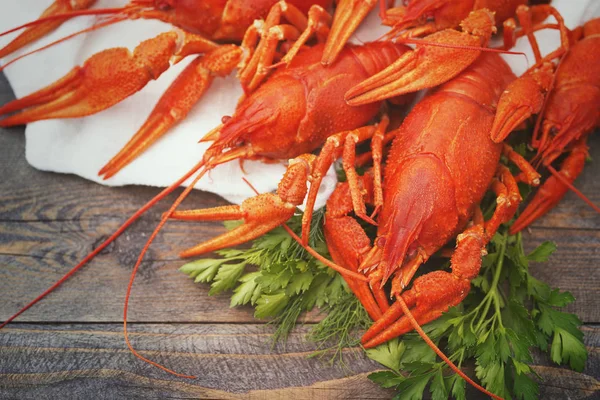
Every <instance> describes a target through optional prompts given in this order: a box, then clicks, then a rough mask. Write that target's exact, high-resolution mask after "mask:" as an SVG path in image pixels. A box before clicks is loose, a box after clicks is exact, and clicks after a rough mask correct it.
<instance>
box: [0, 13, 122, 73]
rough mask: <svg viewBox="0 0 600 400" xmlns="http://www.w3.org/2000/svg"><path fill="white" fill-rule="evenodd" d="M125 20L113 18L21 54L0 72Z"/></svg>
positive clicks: (0, 69) (0, 70) (1, 67)
mask: <svg viewBox="0 0 600 400" xmlns="http://www.w3.org/2000/svg"><path fill="white" fill-rule="evenodd" d="M125 20H127V17H119V16H117V17H113V18H111V19H109V20H107V21H104V22H101V23H99V24H94V25H92V26H90V27H89V28H86V29H82V30H80V31H77V32H75V33H72V34H70V35H68V36H65V37H63V38H60V39H58V40H55V41H54V42H51V43H48V44H47V45H44V46H42V47H40V48H38V49H35V50H32V51H29V52H27V53H25V54H21V55H20V56H19V57H16V58H13V59H12V60H10V61H9V62H7V63H6V64H4V65H0V72H2V71H4V69H5V68H6V67H8V66H9V65H12V64H14V63H16V62H17V61H19V60H21V59H23V58H25V57H28V56H30V55H32V54H35V53H39V52H40V51H43V50H46V49H48V48H50V47H52V46H55V45H57V44H59V43H62V42H66V41H67V40H69V39H72V38H74V37H75V36H79V35H81V34H84V33H89V32H93V31H95V30H98V29H101V28H104V27H106V26H109V25H112V24H116V23H117V22H121V21H125ZM0 58H1V57H0Z"/></svg>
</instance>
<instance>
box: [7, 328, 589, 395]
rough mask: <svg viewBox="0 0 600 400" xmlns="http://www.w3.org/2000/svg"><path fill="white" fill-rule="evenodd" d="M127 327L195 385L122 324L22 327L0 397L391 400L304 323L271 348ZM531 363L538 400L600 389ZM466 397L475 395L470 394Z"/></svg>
mask: <svg viewBox="0 0 600 400" xmlns="http://www.w3.org/2000/svg"><path fill="white" fill-rule="evenodd" d="M131 329H132V332H134V333H132V335H131V339H132V342H133V343H134V345H135V347H136V348H137V349H138V350H139V351H140V352H141V353H142V354H144V355H146V356H149V357H151V358H153V359H155V360H157V361H159V362H161V363H164V364H166V365H167V366H171V367H174V368H176V369H177V370H179V371H182V372H185V373H191V374H195V375H197V376H198V377H197V379H194V380H185V379H178V378H174V377H171V376H166V375H165V374H164V373H162V371H159V370H158V369H156V368H154V367H152V366H150V365H147V364H144V363H140V362H138V360H137V359H135V358H134V357H133V356H132V355H131V354H130V353H129V351H128V350H127V349H126V347H125V344H124V343H123V337H122V327H121V326H120V325H115V324H105V325H97V324H84V325H81V324H73V325H66V324H62V325H54V324H51V325H34V324H20V325H14V326H12V327H10V328H7V329H6V331H5V333H4V334H3V335H1V336H0V371H2V372H1V373H0V397H2V398H40V397H42V398H44V397H46V396H48V398H57V397H62V396H64V395H65V393H69V392H68V391H69V390H72V389H74V388H76V390H78V391H85V392H89V393H93V392H91V391H92V390H97V389H99V388H101V387H102V388H103V389H102V390H103V394H102V396H101V397H102V398H118V397H128V398H131V397H135V398H147V397H157V398H163V396H165V397H169V398H186V397H190V398H191V397H200V398H218V399H229V398H243V399H262V398H281V399H288V398H294V399H297V398H303V399H314V398H340V399H349V398H355V399H369V398H371V399H383V398H389V397H390V392H389V391H386V390H382V389H380V388H378V387H377V386H375V385H373V384H371V382H370V381H368V379H367V378H366V375H367V373H368V372H370V371H374V370H377V369H379V368H380V367H379V366H378V365H377V364H376V363H374V362H373V361H371V360H369V359H367V358H366V357H365V356H364V354H363V353H362V352H361V351H359V350H358V349H347V350H346V359H347V361H348V364H349V369H341V368H339V367H330V366H329V365H327V364H326V363H324V361H323V360H318V359H315V358H309V357H308V356H309V355H310V354H311V352H313V351H314V345H313V344H312V343H310V342H307V341H305V340H304V335H305V334H306V333H307V332H308V331H309V330H310V329H311V327H310V326H309V325H304V326H302V327H300V328H299V329H297V330H296V331H295V332H294V333H293V334H292V335H290V338H289V340H288V342H287V344H286V345H285V346H283V345H278V346H276V347H275V348H272V347H271V342H270V335H271V333H272V327H271V326H268V325H253V324H243V325H241V324H219V325H212V324H193V325H188V324H176V325H171V324H167V325H165V324H161V325H152V324H138V325H133V326H132V328H131ZM584 331H585V333H586V345H587V346H588V348H589V351H590V358H589V360H588V367H587V369H593V368H592V367H593V366H594V365H596V366H597V365H598V363H600V352H599V349H600V327H598V326H587V327H584ZM23 360H29V362H27V363H22V361H23ZM534 365H536V366H535V367H534V368H535V370H536V372H537V373H539V374H540V376H541V377H542V379H543V380H544V382H545V383H546V384H544V385H543V386H542V393H541V395H540V398H561V397H560V396H559V394H561V393H562V394H567V393H568V395H569V398H571V399H587V398H591V396H593V395H594V393H595V392H596V391H598V390H599V389H600V382H599V381H598V378H599V377H598V376H597V375H596V376H592V375H588V374H577V373H573V372H572V371H569V370H565V369H562V368H557V367H555V366H550V365H549V364H548V360H546V359H545V358H544V357H541V356H538V357H536V359H535V361H534ZM103 382H104V385H106V386H105V387H103ZM167 394H168V396H167ZM38 396H40V397H38ZM550 396H551V397H550ZM469 398H481V396H479V395H478V394H476V393H474V392H472V393H471V396H469Z"/></svg>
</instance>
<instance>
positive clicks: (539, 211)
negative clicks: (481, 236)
mask: <svg viewBox="0 0 600 400" xmlns="http://www.w3.org/2000/svg"><path fill="white" fill-rule="evenodd" d="M587 156H588V152H587V145H586V140H585V138H584V139H583V140H580V141H579V142H578V143H577V144H576V145H575V147H574V148H573V149H572V150H571V153H570V154H569V156H568V157H567V158H565V160H564V161H563V163H562V165H561V169H560V170H559V171H558V174H560V175H561V176H562V177H563V179H565V180H566V181H567V182H569V183H573V182H575V180H576V179H577V177H578V176H579V175H580V174H581V172H582V171H583V167H584V166H585V160H586V158H587ZM568 191H569V186H568V185H566V184H565V183H564V182H563V181H562V180H561V179H559V178H558V177H557V176H556V175H552V176H550V177H549V178H548V179H547V180H546V182H544V184H543V185H542V186H540V188H539V189H538V191H537V192H536V194H535V196H534V197H533V199H532V200H531V201H530V202H529V204H528V205H527V207H525V210H523V212H522V213H521V215H519V218H517V220H516V221H515V222H514V224H512V226H511V227H510V234H511V235H512V234H515V233H517V232H520V231H522V230H523V229H525V228H526V227H528V226H529V225H531V224H532V223H533V222H534V221H535V220H537V219H538V218H540V217H541V216H543V215H545V214H546V213H547V212H548V211H550V210H551V209H552V208H554V207H555V206H556V205H557V204H558V203H559V202H560V200H561V199H562V198H563V197H564V195H565V194H566V193H567V192H568Z"/></svg>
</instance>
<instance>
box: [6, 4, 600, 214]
mask: <svg viewBox="0 0 600 400" xmlns="http://www.w3.org/2000/svg"><path fill="white" fill-rule="evenodd" d="M50 3H51V0H19V1H18V2H17V1H11V2H10V3H9V4H5V5H4V6H3V12H2V13H0V31H4V30H7V29H10V28H12V27H14V26H16V25H20V24H22V23H25V22H28V21H31V20H34V19H36V18H37V17H38V15H39V14H40V13H41V12H42V11H43V10H44V9H45V8H46V7H47V6H48V5H49V4H50ZM599 3H600V2H599V1H593V0H555V1H554V2H553V5H554V6H556V7H557V8H559V11H560V12H561V13H562V14H563V16H564V17H565V20H566V21H567V24H568V26H569V27H570V28H573V27H575V26H577V25H579V24H581V23H582V22H583V21H584V19H589V18H591V16H592V15H597V12H598V10H599V9H600V7H598V6H599V5H600V4H599ZM123 4H125V1H124V0H100V1H98V4H97V6H96V7H102V8H104V7H118V6H122V5H123ZM592 9H593V10H592ZM593 12H595V13H596V14H593ZM94 21H95V18H94V17H78V18H75V19H72V20H70V21H68V22H66V23H64V24H63V25H62V26H61V27H60V28H59V29H57V30H56V31H55V32H53V33H52V34H50V35H48V36H47V37H45V38H43V39H41V40H39V41H37V42H36V43H34V44H33V45H30V46H28V47H26V48H24V49H22V50H21V51H20V52H17V53H16V54H14V55H13V56H11V58H12V57H14V56H18V55H19V54H22V53H23V52H26V51H30V50H32V49H34V48H38V47H40V46H42V45H44V44H46V43H49V42H51V41H54V40H57V39H59V38H62V37H64V36H66V35H68V34H69V33H72V32H75V31H78V30H81V29H84V28H86V27H89V26H91V25H92V24H93V23H94ZM170 29H172V27H171V26H170V25H167V24H164V23H162V22H158V21H148V20H136V21H126V22H121V23H118V24H116V25H113V26H110V27H107V28H103V29H101V30H98V31H95V32H92V33H88V34H85V35H81V36H78V37H75V38H73V39H70V40H68V41H66V42H64V43H61V44H59V45H57V46H54V47H52V48H50V49H48V50H45V51H42V52H40V53H37V54H34V55H32V56H29V57H27V58H25V59H23V60H21V61H19V62H17V63H15V64H13V65H11V66H9V67H8V68H6V70H5V71H4V72H5V74H6V76H7V78H8V80H9V82H10V84H11V86H12V88H13V90H14V92H15V95H16V96H17V97H22V96H25V95H27V94H29V93H31V92H33V91H35V90H37V89H40V88H42V87H44V86H46V85H48V84H50V83H52V82H53V81H55V80H56V79H58V78H60V77H62V76H63V75H65V74H66V73H67V72H68V71H69V70H70V69H71V68H73V66H75V65H78V64H82V63H83V62H84V61H85V60H86V59H87V58H88V57H89V56H91V55H92V54H94V53H96V52H98V51H101V50H103V49H106V48H110V47H117V46H121V47H123V46H124V47H128V48H130V49H133V48H134V47H135V46H136V45H137V44H138V43H139V42H140V41H141V40H144V39H148V38H151V37H154V36H156V35H157V34H159V33H160V32H165V31H168V30H170ZM386 31H387V28H385V27H381V26H380V24H379V19H378V17H377V15H376V12H374V13H372V14H371V15H370V16H369V18H368V20H367V21H366V23H363V25H362V26H361V27H360V29H359V31H358V32H357V33H356V35H355V36H354V41H355V42H366V41H369V40H375V39H377V38H379V37H381V35H382V34H384V33H385V32H386ZM14 36H15V35H7V36H5V37H1V38H0V45H4V44H6V43H7V42H8V41H9V40H11V39H12V38H13V37H14ZM538 38H539V39H540V42H541V43H540V44H541V47H542V50H543V51H550V50H553V49H554V48H555V47H556V43H558V34H557V33H556V32H549V31H543V32H540V33H538ZM517 49H518V51H525V52H528V53H529V55H528V61H529V63H533V62H534V58H533V55H532V54H531V52H530V51H529V47H528V44H527V42H526V41H525V40H520V41H519V44H518V45H517ZM504 57H505V59H506V60H507V61H508V62H509V63H510V64H511V65H512V66H513V67H514V69H515V72H517V73H519V74H520V73H522V72H523V71H524V70H525V69H526V68H527V61H526V60H525V58H524V57H522V56H510V55H506V56H504ZM191 59H192V58H191V57H190V60H191ZM190 60H184V61H182V62H181V63H180V64H178V65H175V66H173V67H172V68H170V69H169V70H168V71H167V72H165V73H164V74H163V75H162V76H161V77H160V79H158V80H157V81H152V82H150V83H149V84H148V85H147V86H146V87H145V88H144V89H142V90H141V91H140V92H138V93H136V94H135V95H133V96H131V97H129V98H128V99H126V100H125V101H123V102H121V103H119V104H117V105H116V106H114V107H112V108H109V109H107V110H105V111H102V112H100V113H98V114H96V115H92V116H89V117H85V118H78V119H65V120H50V121H39V122H35V123H31V124H29V125H27V128H26V131H25V134H26V157H27V161H28V162H29V163H30V164H31V165H32V166H34V167H35V168H38V169H41V170H46V171H54V172H61V173H73V174H77V175H79V176H82V177H84V178H86V179H90V180H92V181H95V182H98V183H101V184H104V185H111V186H120V185H128V184H141V185H150V186H168V185H170V184H171V183H172V182H173V181H175V180H176V179H178V178H179V177H180V176H182V175H183V174H184V173H185V172H186V171H187V170H188V169H189V168H191V167H192V166H193V165H195V164H196V163H197V162H198V161H199V160H200V158H201V157H202V154H203V152H204V150H205V149H206V148H207V147H208V144H204V143H202V144H199V143H197V141H198V139H199V138H201V137H202V136H203V135H204V134H205V133H206V132H208V131H209V130H210V129H212V128H214V127H215V126H217V125H218V124H219V123H220V120H221V117H222V116H224V115H231V114H232V113H233V112H234V110H235V105H236V102H237V99H238V97H239V96H240V95H241V93H242V91H241V88H240V86H239V84H238V82H237V81H236V79H235V77H234V76H230V77H228V78H226V79H216V80H215V82H214V83H213V85H212V87H211V88H210V90H209V91H208V92H207V93H206V95H205V97H204V98H203V99H202V100H201V101H200V103H199V104H197V105H196V106H195V107H194V109H193V110H192V111H191V113H190V114H189V116H188V117H187V118H186V120H185V121H183V122H182V123H180V124H178V125H177V126H175V127H174V128H173V129H172V130H171V132H170V133H169V134H167V135H165V136H164V137H163V138H162V139H160V141H159V142H157V143H155V145H153V146H152V147H151V148H150V149H149V150H147V151H146V152H145V153H144V154H143V155H141V156H140V157H139V158H138V159H137V160H135V161H134V162H133V163H131V164H129V165H128V166H127V167H125V168H124V169H123V170H122V171H121V172H120V173H119V174H117V175H116V176H115V177H113V178H111V179H109V180H106V181H104V180H101V179H100V178H99V177H98V175H97V173H98V171H99V170H100V168H101V167H102V166H103V165H104V164H105V163H106V162H107V161H108V160H110V159H111V158H112V156H113V155H115V154H116V153H117V152H118V150H119V149H120V148H121V147H122V146H123V145H125V143H127V141H128V140H129V138H130V137H131V136H132V135H133V134H134V133H135V132H136V131H137V129H138V128H139V127H140V126H141V125H142V123H143V122H144V121H145V119H146V117H147V116H148V114H149V113H150V111H151V110H152V108H153V106H154V104H155V103H156V101H157V100H158V98H159V97H160V96H161V94H162V93H163V92H164V90H165V89H166V88H167V87H168V86H169V84H170V83H171V82H172V81H173V80H174V79H175V77H176V76H177V74H178V73H179V72H180V71H181V70H182V69H183V68H184V67H185V66H186V65H187V63H188V62H189V61H190ZM2 61H6V60H2ZM244 167H245V170H246V172H247V175H245V176H246V177H247V179H248V180H249V181H250V182H251V183H252V184H253V185H254V186H256V188H257V189H258V190H259V191H260V192H261V193H263V192H269V191H272V190H275V189H276V187H277V184H278V182H279V180H280V179H281V177H282V175H283V172H284V171H285V163H284V162H282V163H280V164H268V165H265V164H262V163H260V162H247V163H245V164H244ZM243 176H244V174H243V173H242V171H241V170H240V168H239V164H238V162H237V161H233V162H230V163H228V164H225V165H222V166H219V167H217V168H215V169H214V170H213V171H212V172H211V173H210V176H209V177H205V178H203V179H202V180H201V181H200V183H199V184H197V185H196V187H197V188H198V189H202V190H206V191H210V192H213V193H216V194H219V195H221V196H223V197H224V198H226V199H227V200H229V201H231V202H234V203H240V202H241V201H243V200H244V199H245V198H247V197H250V196H253V195H254V193H253V192H252V190H251V189H250V188H249V187H248V186H247V185H246V184H245V183H244V182H243V181H242V179H241V178H242V177H243ZM335 183H336V178H335V174H334V173H333V170H330V173H329V174H328V176H327V177H326V178H325V179H324V180H323V186H322V188H321V189H322V190H321V195H320V201H319V203H318V205H319V206H321V205H323V204H324V201H325V200H326V198H327V197H328V195H329V194H330V193H331V191H332V190H333V188H334V187H335Z"/></svg>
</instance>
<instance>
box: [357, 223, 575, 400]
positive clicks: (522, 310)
mask: <svg viewBox="0 0 600 400" xmlns="http://www.w3.org/2000/svg"><path fill="white" fill-rule="evenodd" d="M488 250H489V253H488V255H487V256H485V257H484V259H483V264H482V270H481V273H480V275H479V276H478V277H477V278H476V279H474V280H473V282H472V289H471V292H470V294H469V296H468V297H467V298H466V299H465V301H464V302H463V303H462V304H461V305H459V306H458V307H455V308H452V309H450V310H449V311H448V312H447V313H445V314H444V315H442V317H441V318H439V319H437V320H436V321H433V322H431V323H429V324H427V325H425V326H423V329H424V330H425V332H426V333H427V334H428V335H429V336H430V337H431V338H432V339H433V340H434V342H437V343H438V344H441V345H442V346H441V348H442V349H443V350H444V351H445V352H446V354H447V355H448V356H449V358H450V359H451V360H452V361H453V362H454V363H455V364H456V365H458V366H459V367H461V366H464V365H465V364H467V362H468V360H474V364H475V375H476V376H477V378H478V380H479V381H480V382H481V384H482V385H483V386H484V387H485V388H486V389H488V390H489V391H491V392H492V393H494V394H497V395H498V396H501V397H503V398H505V399H511V398H517V399H536V398H537V395H538V385H537V383H536V381H535V377H536V374H535V371H533V370H532V369H531V367H529V365H528V364H529V363H531V362H532V361H533V358H532V354H531V350H532V349H533V348H536V347H537V348H539V349H540V350H541V351H542V352H549V353H550V356H551V358H552V360H553V361H554V362H556V363H557V364H568V365H569V366H570V367H571V368H572V369H574V370H576V371H582V370H583V368H584V366H585V361H586V359H587V350H586V348H585V346H584V344H583V333H582V332H581V331H580V330H579V326H580V325H581V321H580V320H579V319H578V318H577V317H576V316H575V315H573V314H568V313H565V312H562V311H559V308H561V307H564V306H566V305H567V304H569V303H571V302H572V301H574V298H573V296H572V295H571V294H570V293H568V292H560V291H558V290H557V289H551V288H550V287H549V286H548V285H546V284H545V283H543V282H540V281H539V280H537V279H535V278H534V277H533V276H531V275H530V273H529V263H530V262H531V261H535V262H544V261H547V259H548V257H549V256H550V254H551V253H552V252H553V251H554V250H555V246H554V244H552V243H550V242H546V243H543V244H542V245H541V246H539V247H538V248H537V249H536V250H534V251H533V252H532V253H531V254H529V255H525V253H524V251H523V244H522V240H521V234H517V235H514V236H508V234H507V233H506V230H504V231H503V233H499V234H497V235H496V236H495V237H494V238H493V240H492V242H491V244H490V245H489V246H488ZM367 354H368V355H369V357H371V358H373V359H374V360H376V361H378V362H380V363H381V364H383V365H385V366H386V367H388V368H390V370H389V371H381V372H376V373H373V374H371V375H369V378H370V379H371V380H373V381H374V382H376V383H378V384H380V385H381V386H383V387H385V388H395V389H397V391H398V394H397V395H396V397H394V399H395V400H400V399H421V398H422V397H423V395H424V392H425V389H426V387H427V385H428V384H429V391H430V393H431V396H432V398H433V399H434V400H437V399H447V398H448V397H449V396H450V395H452V396H453V397H454V398H456V399H465V387H466V382H465V381H464V380H463V379H462V378H460V377H459V376H458V375H456V374H453V373H450V372H449V371H450V370H449V368H448V367H447V366H446V365H445V363H444V362H442V361H440V360H438V359H437V358H436V355H435V353H434V352H433V351H432V350H431V349H430V348H429V347H427V346H426V345H425V343H424V342H423V341H422V340H421V339H420V337H419V336H418V335H416V334H412V333H411V334H408V335H405V336H403V337H402V341H399V340H398V339H396V340H395V341H392V342H389V343H386V344H383V345H381V346H379V347H377V348H375V349H372V350H367Z"/></svg>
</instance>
